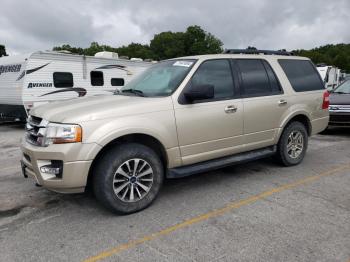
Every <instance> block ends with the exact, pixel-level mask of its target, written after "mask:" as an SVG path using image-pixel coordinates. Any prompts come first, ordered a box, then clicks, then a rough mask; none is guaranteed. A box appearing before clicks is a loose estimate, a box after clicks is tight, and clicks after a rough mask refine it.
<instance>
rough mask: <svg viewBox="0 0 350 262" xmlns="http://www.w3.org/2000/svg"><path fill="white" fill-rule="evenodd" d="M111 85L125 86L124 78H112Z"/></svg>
mask: <svg viewBox="0 0 350 262" xmlns="http://www.w3.org/2000/svg"><path fill="white" fill-rule="evenodd" d="M111 85H112V86H124V78H112V79H111Z"/></svg>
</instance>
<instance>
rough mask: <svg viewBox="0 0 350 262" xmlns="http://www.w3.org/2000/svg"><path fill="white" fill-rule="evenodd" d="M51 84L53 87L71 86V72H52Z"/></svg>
mask: <svg viewBox="0 0 350 262" xmlns="http://www.w3.org/2000/svg"><path fill="white" fill-rule="evenodd" d="M53 85H54V86H55V87H73V85H74V84H73V74H72V73H69V72H54V73H53Z"/></svg>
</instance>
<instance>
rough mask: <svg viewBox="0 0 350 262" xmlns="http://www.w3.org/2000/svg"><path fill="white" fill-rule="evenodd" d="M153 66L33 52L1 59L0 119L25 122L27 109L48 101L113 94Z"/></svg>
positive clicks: (110, 57) (109, 56)
mask: <svg viewBox="0 0 350 262" xmlns="http://www.w3.org/2000/svg"><path fill="white" fill-rule="evenodd" d="M151 65H152V63H150V62H142V61H130V60H125V59H118V56H117V54H116V53H110V52H101V53H98V54H96V56H95V57H93V56H82V55H74V54H69V53H64V52H52V51H45V52H41V51H39V52H34V53H31V54H29V55H17V56H6V57H1V58H0V119H1V118H2V119H4V118H8V119H16V120H22V121H23V120H25V119H26V117H27V112H28V110H29V109H30V108H32V107H34V106H37V105H40V104H43V103H47V102H50V101H57V100H65V99H71V98H74V97H82V96H92V95H100V94H112V93H113V92H114V90H115V89H117V88H118V87H122V86H124V85H125V84H126V83H127V82H129V81H130V80H131V79H132V78H133V77H135V76H136V75H138V74H139V73H141V72H143V71H144V70H145V69H147V68H148V67H149V66H151Z"/></svg>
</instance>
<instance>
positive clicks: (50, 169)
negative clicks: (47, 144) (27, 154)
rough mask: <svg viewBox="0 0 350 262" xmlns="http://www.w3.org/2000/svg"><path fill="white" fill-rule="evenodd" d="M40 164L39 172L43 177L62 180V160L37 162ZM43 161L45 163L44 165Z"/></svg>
mask: <svg viewBox="0 0 350 262" xmlns="http://www.w3.org/2000/svg"><path fill="white" fill-rule="evenodd" d="M39 161H40V162H41V164H40V163H39V166H40V172H41V173H42V175H44V177H46V178H47V179H50V178H53V177H56V178H62V173H63V161H62V160H51V161H50V160H39ZM44 161H45V162H46V163H44Z"/></svg>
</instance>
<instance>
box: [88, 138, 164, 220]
mask: <svg viewBox="0 0 350 262" xmlns="http://www.w3.org/2000/svg"><path fill="white" fill-rule="evenodd" d="M163 177H164V171H163V166H162V162H161V161H160V158H159V156H158V155H157V154H156V153H155V152H154V151H153V150H152V149H151V148H148V147H146V146H144V145H141V144H136V143H129V144H122V145H119V146H117V147H116V148H113V149H111V150H109V151H108V152H107V153H105V154H104V156H103V157H102V158H101V159H100V161H99V163H98V164H97V166H96V168H95V170H94V174H93V187H94V192H95V195H96V198H97V199H98V200H99V201H100V202H101V203H102V204H103V205H104V206H106V207H107V208H109V209H111V210H112V211H115V212H117V213H122V214H128V213H133V212H137V211H140V210H142V209H144V208H146V207H147V206H149V205H150V204H151V203H152V202H153V201H154V199H155V198H156V196H157V194H158V192H159V189H160V188H161V185H162V183H163Z"/></svg>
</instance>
